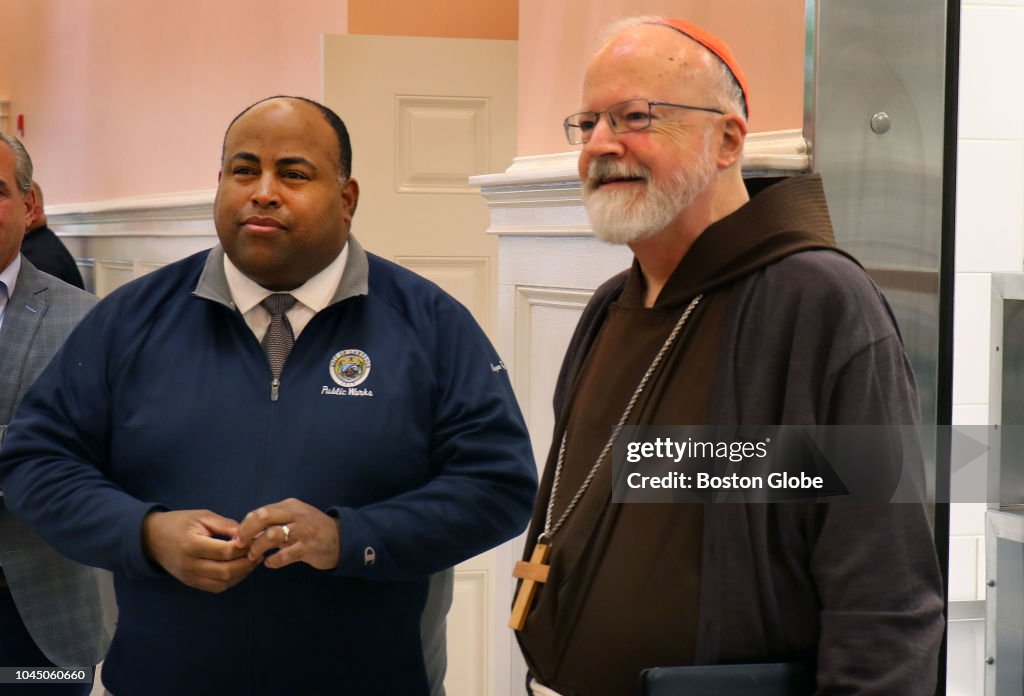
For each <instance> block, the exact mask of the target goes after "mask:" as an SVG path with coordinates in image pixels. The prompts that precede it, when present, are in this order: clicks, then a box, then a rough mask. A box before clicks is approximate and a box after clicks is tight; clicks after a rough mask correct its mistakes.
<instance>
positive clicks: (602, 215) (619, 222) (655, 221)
mask: <svg viewBox="0 0 1024 696" xmlns="http://www.w3.org/2000/svg"><path fill="white" fill-rule="evenodd" d="M710 136H711V131H710V130H709V131H708V132H707V133H705V137H704V144H703V147H702V148H701V152H700V154H699V155H698V156H697V157H695V158H694V160H693V161H692V162H691V163H690V166H687V167H684V168H681V169H679V170H678V171H677V172H676V173H675V175H674V176H672V177H671V178H669V179H668V180H667V181H665V182H663V183H659V182H655V181H654V180H653V179H652V174H651V170H650V169H649V168H647V167H645V166H643V165H640V164H633V165H630V164H627V163H625V162H621V161H615V160H610V159H602V158H597V159H595V160H593V161H592V162H591V163H590V168H589V171H588V172H587V179H586V181H585V182H584V183H583V202H584V203H585V204H586V206H587V217H589V218H590V227H591V229H592V230H593V232H594V235H595V236H596V237H597V238H598V239H600V240H602V241H605V242H609V243H611V244H629V243H630V242H636V241H639V240H641V239H647V238H649V237H653V236H654V235H656V234H658V233H659V232H661V231H662V230H664V229H666V228H667V227H668V226H669V224H671V222H672V220H674V219H675V218H676V216H677V215H679V213H680V212H681V211H682V210H683V209H685V208H687V207H689V206H690V205H691V204H692V203H693V202H694V201H695V200H696V199H697V196H699V195H700V194H701V193H703V191H704V189H706V188H707V187H708V184H709V183H711V178H712V177H713V176H714V175H715V172H716V171H717V165H716V163H715V158H714V153H712V152H711V149H710V145H711V137H710ZM629 178H639V179H643V181H644V183H645V185H644V189H643V190H642V191H636V190H635V189H632V188H625V189H621V190H613V189H609V188H604V187H599V186H598V182H599V181H602V180H607V179H629Z"/></svg>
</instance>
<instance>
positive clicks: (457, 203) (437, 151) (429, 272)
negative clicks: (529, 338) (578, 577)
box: [324, 36, 517, 696]
mask: <svg viewBox="0 0 1024 696" xmlns="http://www.w3.org/2000/svg"><path fill="white" fill-rule="evenodd" d="M516 51H517V48H516V42H514V41H494V40H478V39H436V38H421V37H395V36H327V37H325V38H324V99H325V101H326V103H327V105H328V106H330V107H331V108H332V109H334V110H335V111H337V112H338V114H339V115H340V116H341V117H342V119H343V120H344V121H345V123H346V125H347V126H348V128H349V131H350V135H351V138H352V151H353V165H352V175H353V176H354V177H355V178H356V179H357V180H358V181H359V185H360V192H361V193H360V199H359V207H358V209H357V212H356V215H355V219H354V222H353V225H352V231H353V234H355V235H356V237H358V238H359V240H360V242H361V243H362V244H363V246H364V247H365V248H366V249H367V250H368V251H371V252H373V253H375V254H378V255H380V256H384V257H386V258H389V259H391V260H393V261H396V262H397V263H400V264H401V265H403V266H405V267H407V268H409V269H411V270H413V271H415V272H416V273H419V274H420V275H423V276H425V277H427V278H429V279H430V280H432V281H434V282H435V283H437V284H438V285H440V286H441V287H442V288H444V289H445V290H446V291H448V292H449V293H450V294H451V295H453V296H454V297H455V298H456V299H458V300H459V301H460V302H462V304H464V305H465V306H466V307H468V308H469V310H470V311H471V312H472V313H473V315H474V316H475V317H476V319H477V321H478V322H479V323H480V325H481V326H483V327H484V330H485V331H487V333H488V334H489V335H490V336H491V339H492V341H493V340H494V339H495V330H496V323H497V322H496V310H497V286H498V264H497V250H498V243H497V240H496V239H495V238H494V237H492V236H490V235H487V234H486V232H485V230H486V229H487V227H488V221H489V215H488V209H487V205H486V204H485V202H484V199H483V198H482V197H481V196H480V193H479V191H478V189H477V188H476V187H473V186H470V185H469V183H468V181H467V179H468V178H469V177H470V176H473V175H476V174H487V173H492V172H501V171H504V170H505V169H506V168H507V167H508V166H509V164H510V163H511V162H512V158H513V156H514V155H515V147H516V135H515V112H516V62H517V57H516ZM512 563H513V556H512V552H511V549H510V548H509V547H508V545H506V546H505V547H502V548H500V549H497V550H495V551H492V552H489V553H486V554H483V555H482V556H480V557H477V558H474V559H470V560H468V561H466V562H465V563H462V564H461V565H459V567H458V568H456V570H455V596H454V604H453V607H452V611H451V612H450V614H449V617H448V676H447V679H446V680H445V686H446V690H447V692H448V696H484V695H487V694H490V695H492V696H505V694H506V693H507V692H508V689H509V687H508V684H509V673H510V662H511V659H512V655H513V654H514V653H513V650H514V646H513V641H512V636H511V632H510V631H509V629H507V628H506V627H505V623H506V621H507V620H508V616H507V615H508V610H509V605H510V602H511V590H512V585H511V581H510V579H509V577H510V573H511V568H512Z"/></svg>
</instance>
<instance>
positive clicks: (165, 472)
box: [0, 97, 536, 696]
mask: <svg viewBox="0 0 1024 696" xmlns="http://www.w3.org/2000/svg"><path fill="white" fill-rule="evenodd" d="M358 197H359V188H358V185H357V183H356V181H355V180H354V179H352V178H351V147H350V144H349V139H348V134H347V132H346V130H345V126H344V124H343V123H342V122H341V120H340V119H339V118H338V117H337V115H335V114H334V113H333V112H332V111H330V110H329V109H327V108H325V107H323V106H321V105H319V104H317V103H315V102H311V101H308V100H305V99H299V98H291V97H277V98H271V99H268V100H264V101H261V102H258V103H256V104H255V105H253V106H251V107H249V108H248V109H247V110H245V111H244V112H242V114H240V115H239V116H238V117H236V119H235V120H234V121H233V122H232V124H231V125H230V126H229V128H228V131H227V134H226V135H225V139H224V152H223V161H222V165H221V171H220V175H219V186H218V190H217V197H216V201H215V204H214V206H215V212H214V217H215V223H216V227H217V233H218V236H219V238H220V242H221V244H220V246H218V247H215V248H214V249H212V250H211V251H209V252H203V253H201V254H197V255H195V256H192V257H190V258H187V259H184V260H183V261H180V262H178V263H175V264H171V265H169V266H167V267H165V268H163V269H160V270H159V271H157V272H155V273H152V274H150V275H148V276H146V277H145V278H142V279H140V280H137V281H135V282H133V283H130V284H128V285H126V286H125V287H123V288H121V289H119V290H118V291H116V292H114V293H113V294H111V295H110V296H109V297H108V298H107V299H106V300H104V301H103V302H102V303H101V304H100V305H99V306H98V307H97V308H96V310H95V311H94V312H93V313H92V314H91V315H90V316H89V317H88V318H87V319H86V321H84V322H83V323H82V324H81V325H80V327H79V329H78V330H77V331H76V332H75V333H74V334H73V335H72V336H71V337H70V339H69V340H68V342H67V343H66V344H65V348H64V349H63V351H62V352H61V353H60V354H59V355H58V356H57V358H56V359H55V360H54V362H53V363H52V364H51V366H50V367H49V368H48V369H47V370H46V372H44V374H43V375H42V377H41V378H40V379H39V381H38V382H37V386H36V388H35V389H34V390H33V391H32V392H30V393H29V395H28V396H27V397H26V399H25V403H24V406H23V408H22V409H21V410H20V411H19V413H18V415H17V416H16V418H15V420H14V422H13V423H12V424H11V427H10V429H9V432H8V435H7V440H6V442H5V444H4V449H3V456H2V459H0V476H2V477H3V485H4V491H5V496H7V500H8V504H9V506H10V507H11V509H12V511H13V512H14V514H15V515H17V516H19V517H20V518H22V519H23V520H24V521H25V522H26V523H28V524H29V525H31V526H32V527H33V528H35V529H36V530H37V531H38V532H39V533H40V534H41V535H42V536H43V537H45V538H46V539H47V540H49V541H50V542H51V543H53V544H54V545H55V546H56V547H57V548H58V549H60V550H61V551H63V552H64V553H66V554H67V555H68V556H70V557H72V558H74V559H76V560H79V561H81V562H84V563H88V564H92V565H97V566H100V567H105V568H109V569H111V570H113V571H114V573H115V581H116V587H117V597H118V604H119V608H120V617H119V623H118V627H117V632H116V634H115V636H114V641H113V643H112V645H111V648H110V652H109V654H108V657H107V660H106V662H105V663H104V669H103V679H104V683H105V684H106V686H107V688H108V689H109V690H110V691H111V692H112V693H114V694H117V695H118V696H120V695H121V694H134V693H146V694H163V693H167V694H179V693H193V694H202V693H211V694H213V693H217V694H224V693H232V694H262V693H268V694H278V693H310V694H312V693H328V692H331V693H366V694H428V693H442V691H443V687H442V685H441V682H442V679H443V673H444V646H443V641H444V614H445V612H446V611H447V606H448V604H449V603H450V599H451V571H450V568H451V567H452V566H453V565H454V564H456V563H458V562H459V561H461V560H463V559H465V558H468V557H470V556H473V555H475V554H477V553H480V552H482V551H484V550H486V549H488V548H491V547H492V546H494V545H496V544H499V543H501V542H502V541H505V540H506V539H508V538H510V537H512V536H514V535H515V534H516V533H518V532H519V531H521V530H522V529H523V527H524V526H525V523H526V521H527V518H528V516H529V510H530V505H531V501H532V499H533V495H534V492H535V487H536V480H535V479H536V473H535V468H534V464H533V460H532V456H531V450H530V444H529V440H528V438H527V433H526V429H525V426H524V423H523V420H522V417H521V415H520V413H519V409H518V407H517V405H516V402H515V398H514V396H513V394H512V390H511V387H510V384H509V381H508V377H507V373H506V372H505V371H504V370H503V369H500V366H501V361H500V359H499V358H498V356H497V355H496V354H495V352H494V350H493V348H492V347H491V346H490V344H489V343H488V341H487V340H486V338H485V337H484V335H483V333H482V332H481V330H480V329H479V327H478V326H477V325H476V324H475V322H474V321H473V319H472V318H471V317H470V315H469V313H468V312H467V311H466V310H465V309H464V308H463V307H462V306H460V305H459V304H458V303H457V302H455V301H454V300H453V299H451V298H450V297H449V296H448V295H446V294H445V293H444V292H442V291H441V290H440V289H439V288H437V287H436V286H434V285H433V284H431V283H429V282H427V281H425V280H423V279H422V278H419V277H418V276H416V275H414V274H412V273H410V272H408V271H406V270H404V269H402V268H400V267H398V266H396V265H394V264H392V263H389V262H387V261H385V260H383V259H380V258H377V257H375V256H372V255H370V254H367V253H366V252H364V251H363V250H362V248H361V247H360V246H359V244H358V243H357V242H356V240H355V238H354V237H352V236H350V234H349V227H350V224H351V221H352V216H353V213H354V212H355V208H356V203H357V201H358ZM271 296H277V297H271ZM268 298H269V299H268ZM279 301H280V302H279ZM261 344H262V345H261ZM282 361H283V368H282V366H281V363H282ZM495 366H499V369H494V368H495Z"/></svg>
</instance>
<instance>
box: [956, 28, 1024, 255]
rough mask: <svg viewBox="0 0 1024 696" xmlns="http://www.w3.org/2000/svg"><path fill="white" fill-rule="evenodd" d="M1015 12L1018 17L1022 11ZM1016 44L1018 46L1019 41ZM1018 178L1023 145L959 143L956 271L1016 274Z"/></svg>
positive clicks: (1023, 193) (1023, 196) (1021, 197)
mask: <svg viewBox="0 0 1024 696" xmlns="http://www.w3.org/2000/svg"><path fill="white" fill-rule="evenodd" d="M1020 13H1021V14H1022V15H1024V8H1022V9H1021V11H1020ZM1019 43H1020V44H1021V45H1022V46H1024V41H1020V42H1019ZM1022 60H1024V58H1022ZM1021 65H1024V63H1021ZM961 79H962V78H961ZM961 84H963V83H961ZM1011 91H1012V90H1007V89H1006V85H1004V86H1003V90H1002V93H1003V94H1007V93H1009V92H1011ZM1021 94H1022V95H1024V90H1021ZM962 96H963V95H961V99H962ZM961 104H963V101H962V100H961ZM992 116H993V115H992V114H990V115H989V120H990V121H992V122H996V121H1014V122H1020V123H1021V124H1024V118H1004V119H999V118H993V117H992ZM961 120H962V119H961ZM1022 180H1024V142H1022V141H1019V140H967V139H964V138H961V139H960V143H959V148H958V150H957V198H956V238H957V245H956V268H957V271H958V272H961V273H963V272H978V271H981V272H998V271H1019V270H1021V267H1022V265H1024V261H1022V259H1024V250H1022V246H1024V240H1022V238H1021V229H1022V227H1024V187H1022V186H1021V181H1022Z"/></svg>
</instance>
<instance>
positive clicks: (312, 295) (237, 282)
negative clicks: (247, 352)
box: [224, 244, 348, 340]
mask: <svg viewBox="0 0 1024 696" xmlns="http://www.w3.org/2000/svg"><path fill="white" fill-rule="evenodd" d="M347 260H348V244H346V245H345V246H344V247H343V248H342V250H341V253H340V254H338V256H337V258H335V259H334V261H331V263H329V264H328V265H327V267H326V268H324V269H323V270H322V271H320V272H319V273H317V274H316V275H315V276H313V277H312V278H310V279H309V280H307V281H306V282H305V283H303V284H302V285H300V286H299V287H297V288H295V289H294V290H292V291H291V294H292V295H293V296H294V297H295V299H297V300H298V302H297V303H295V306H294V307H292V308H291V309H290V310H288V314H287V316H288V321H289V323H290V324H291V325H292V333H293V334H294V335H295V338H298V337H299V334H300V333H302V329H304V328H305V327H306V324H308V323H309V320H310V319H312V318H313V316H314V315H315V314H316V313H317V312H319V311H320V310H322V309H323V308H324V307H326V306H327V305H328V304H330V302H331V298H332V297H334V293H335V292H336V291H337V289H338V285H339V284H341V277H342V274H343V272H344V270H345V262H346V261H347ZM224 276H225V278H226V279H227V282H228V289H229V290H230V291H231V301H232V302H234V303H235V307H237V308H238V311H239V312H241V313H242V316H243V317H244V318H245V322H246V324H248V325H249V328H250V329H252V330H253V333H254V334H256V338H258V339H260V340H262V339H263V334H264V333H266V330H267V326H268V325H269V324H270V314H269V313H267V310H265V309H263V307H261V306H260V302H262V301H263V300H264V299H266V298H267V297H268V296H269V295H272V294H273V293H274V291H273V290H267V289H266V288H265V287H263V286H262V285H260V284H259V283H257V282H256V281H254V280H252V279H251V278H249V277H248V276H247V275H245V274H244V273H242V271H240V270H239V269H238V267H237V266H235V264H233V263H232V262H231V259H230V258H228V256H227V254H225V255H224Z"/></svg>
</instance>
